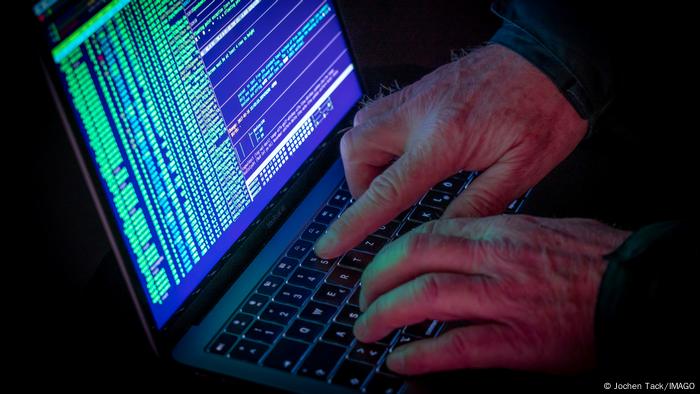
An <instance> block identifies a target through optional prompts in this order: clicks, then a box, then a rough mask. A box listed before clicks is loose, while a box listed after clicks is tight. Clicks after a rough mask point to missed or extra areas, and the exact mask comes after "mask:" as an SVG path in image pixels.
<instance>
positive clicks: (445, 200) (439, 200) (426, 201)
mask: <svg viewBox="0 0 700 394" xmlns="http://www.w3.org/2000/svg"><path fill="white" fill-rule="evenodd" d="M452 199H453V197H452V196H451V195H449V194H447V193H443V192H436V191H429V192H428V193H426V195H425V196H424V197H423V198H422V199H421V200H420V205H424V206H427V207H432V208H437V209H439V210H442V211H444V210H445V208H447V206H448V205H449V204H450V203H451V202H452Z"/></svg>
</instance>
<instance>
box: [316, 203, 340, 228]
mask: <svg viewBox="0 0 700 394" xmlns="http://www.w3.org/2000/svg"><path fill="white" fill-rule="evenodd" d="M339 213H340V209H339V208H336V207H331V206H329V205H326V206H325V207H323V209H322V210H321V212H319V213H318V215H317V216H316V219H315V220H316V221H317V222H319V223H323V224H330V223H331V222H332V221H333V220H335V218H337V217H338V214H339Z"/></svg>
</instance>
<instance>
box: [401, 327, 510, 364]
mask: <svg viewBox="0 0 700 394" xmlns="http://www.w3.org/2000/svg"><path fill="white" fill-rule="evenodd" d="M506 330H507V327H505V326H502V325H499V324H496V323H492V324H479V325H473V326H467V327H461V328H456V329H453V330H450V331H448V332H446V333H444V334H442V335H440V336H439V337H437V338H430V339H423V340H419V341H415V342H411V343H409V344H406V345H403V346H399V347H397V348H396V349H395V350H394V351H393V352H391V353H390V354H389V356H388V357H387V366H388V367H389V369H391V370H393V371H395V372H397V373H399V374H402V375H418V374H424V373H428V372H434V371H446V370H453V369H463V368H510V367H512V366H515V365H516V364H517V357H518V352H517V351H516V349H513V345H512V341H509V340H508V338H506V337H507V332H506Z"/></svg>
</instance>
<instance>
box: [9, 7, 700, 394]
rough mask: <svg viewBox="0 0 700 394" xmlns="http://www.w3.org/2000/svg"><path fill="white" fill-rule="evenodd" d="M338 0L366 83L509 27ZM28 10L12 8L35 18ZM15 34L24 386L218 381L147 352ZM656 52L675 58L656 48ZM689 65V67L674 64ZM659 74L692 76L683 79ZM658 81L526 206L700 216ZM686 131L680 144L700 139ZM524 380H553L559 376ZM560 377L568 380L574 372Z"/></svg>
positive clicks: (634, 220) (38, 76)
mask: <svg viewBox="0 0 700 394" xmlns="http://www.w3.org/2000/svg"><path fill="white" fill-rule="evenodd" d="M339 5H340V9H341V11H342V13H343V14H344V17H345V22H346V26H347V29H348V32H349V34H350V41H351V44H352V46H353V48H354V50H355V53H356V56H357V60H358V62H359V65H360V68H361V70H362V71H363V73H364V74H365V75H366V76H367V77H369V78H368V79H369V80H370V81H369V86H370V89H376V88H377V86H378V83H379V81H385V82H390V81H392V80H393V79H394V78H396V79H398V80H401V81H407V80H411V79H415V78H416V77H418V76H419V75H420V74H421V73H424V72H427V71H429V70H431V69H434V68H435V67H437V66H439V65H441V64H444V63H446V62H448V61H449V59H450V52H451V51H452V50H455V49H460V48H469V47H473V46H476V45H480V44H482V43H484V42H485V41H486V40H488V38H489V37H490V36H491V34H493V32H494V31H495V30H496V29H497V27H498V25H499V21H498V20H497V19H496V18H495V17H494V16H493V15H491V14H490V13H489V11H488V5H489V1H485V0H483V1H482V0H479V1H461V2H455V1H448V0H432V1H428V0H410V1H372V0H343V1H339ZM29 8H30V7H29V6H28V5H27V6H26V7H25V8H24V9H18V10H16V15H21V16H22V18H24V19H21V18H20V19H21V20H27V23H30V21H28V19H30V18H31V15H30V10H29ZM10 14H11V15H15V13H14V12H12V13H10ZM654 27H655V28H657V27H658V26H656V25H654ZM19 31H20V32H21V29H20V30H19ZM13 32H14V33H16V32H17V31H16V30H14V31H13ZM20 36H21V35H20ZM28 36H29V37H31V35H28ZM676 37H677V36H676ZM10 44H11V45H12V47H11V49H8V50H7V53H8V54H12V57H11V61H9V62H6V63H9V64H10V65H11V66H14V68H15V69H14V70H13V71H12V72H8V73H5V75H6V78H5V81H4V82H5V85H4V87H5V91H6V92H7V95H8V97H9V99H8V100H6V102H7V105H6V107H5V108H7V113H6V114H4V115H5V116H4V127H3V131H4V132H5V133H4V136H5V137H6V138H5V139H4V140H3V142H4V144H3V146H4V147H5V149H4V151H5V154H4V155H3V159H4V160H5V161H6V163H5V165H4V169H5V172H4V175H5V185H6V187H4V188H3V192H4V193H3V194H4V195H5V197H6V198H8V199H9V202H8V203H7V204H6V207H7V208H6V216H5V217H4V218H3V219H4V220H9V222H8V224H9V226H7V229H8V230H9V231H7V233H8V234H9V235H8V236H6V237H5V243H4V245H3V246H5V248H6V250H5V259H6V261H5V262H4V263H5V265H6V267H9V268H10V270H9V271H7V273H5V275H3V276H2V279H3V282H4V283H3V286H2V290H3V292H5V293H7V294H6V295H5V296H4V299H5V300H7V302H5V306H6V307H7V308H6V313H5V316H7V318H6V320H5V321H7V324H5V328H9V329H10V331H11V332H13V335H12V336H11V337H10V338H11V339H10V348H11V350H17V351H18V356H16V361H14V362H13V364H14V365H15V366H16V367H18V368H17V369H18V371H17V372H18V373H17V374H16V376H15V378H19V379H20V380H21V382H22V384H23V385H24V386H26V387H32V386H43V385H45V384H47V383H48V384H52V385H54V386H55V387H63V386H69V387H72V388H75V389H80V390H92V389H96V388H104V387H109V388H132V389H133V388H134V387H143V386H145V387H147V388H157V389H172V388H180V389H182V388H183V387H185V386H192V387H196V388H220V386H219V384H218V383H215V382H213V381H212V380H210V379H202V378H197V377H193V376H192V375H191V374H189V373H185V372H184V371H180V370H178V369H176V368H174V367H173V366H170V365H167V364H165V363H164V362H161V361H160V360H157V359H155V358H154V357H153V355H152V354H151V353H150V352H149V350H148V347H147V345H146V342H145V337H144V336H143V335H142V332H141V331H140V330H141V328H140V326H139V325H138V323H137V322H136V321H135V313H134V311H133V308H132V306H131V305H130V303H129V300H128V297H126V295H125V294H124V288H123V283H122V282H121V278H120V276H119V275H118V273H117V271H116V267H115V265H114V262H113V261H112V260H109V259H107V260H105V262H104V263H102V264H100V262H101V261H102V260H103V259H104V257H105V255H108V252H109V245H108V244H107V241H106V237H105V235H104V231H103V229H102V226H101V224H100V222H99V220H98V218H97V216H96V210H95V208H94V206H93V203H92V201H91V199H90V196H89V194H88V191H87V188H86V187H85V184H84V181H83V179H82V176H81V174H80V172H79V169H78V166H77V162H76V160H75V159H74V157H73V153H72V151H71V149H70V146H69V144H68V140H67V138H66V135H65V132H64V130H63V128H62V126H61V124H60V121H59V118H58V114H57V112H56V110H55V107H54V104H53V102H52V100H51V98H50V95H49V92H48V87H47V85H46V83H45V81H44V79H43V76H42V72H41V66H40V63H39V60H38V57H37V55H36V46H35V44H34V42H32V41H31V40H29V39H24V40H22V39H18V40H11V42H10ZM637 44H640V45H641V44H643V43H637ZM661 46H662V43H661V42H659V43H656V42H651V43H649V47H650V48H660V47H661ZM668 53H670V52H668V51H667V52H666V54H668ZM649 59H651V60H653V61H656V62H658V63H659V64H662V63H663V64H665V65H668V64H671V65H673V66H674V67H675V65H676V63H669V62H671V61H673V60H672V59H671V60H668V61H667V59H665V58H663V57H659V56H657V55H656V54H653V55H650V57H649ZM676 60H677V59H676ZM688 69H689V70H692V69H691V68H690V67H689V68H688ZM646 73H647V71H646V70H644V72H641V71H640V72H639V77H638V81H639V86H646V84H647V78H646ZM689 74H690V73H689ZM683 75H688V74H682V73H680V72H679V73H676V74H674V76H675V77H678V76H683ZM664 76H665V75H664ZM657 82H660V83H659V86H661V85H663V86H675V87H681V88H683V87H685V85H684V84H679V83H677V82H678V81H677V80H668V81H667V80H665V79H660V78H657ZM689 90H690V89H689ZM655 91H658V92H662V94H654V95H650V96H649V100H647V105H646V106H642V107H641V108H639V107H636V108H634V109H633V110H629V109H628V110H625V111H617V112H616V111H610V113H611V115H609V116H608V117H606V118H605V119H603V120H602V121H601V127H600V129H601V130H599V131H598V132H597V133H596V135H594V136H593V137H592V138H589V139H587V140H586V141H583V142H582V143H581V144H580V146H579V147H578V148H577V150H576V151H575V152H574V153H573V154H572V156H571V157H570V158H569V159H567V160H566V161H565V162H564V163H562V165H560V166H559V167H558V168H557V169H555V171H554V172H553V173H552V175H551V176H549V177H548V178H546V179H545V180H544V181H543V182H542V183H541V184H540V185H539V186H538V187H537V188H536V189H535V193H534V194H533V195H532V197H531V199H530V200H529V202H528V204H527V206H526V209H525V211H526V212H528V213H534V214H540V215H546V216H557V217H564V216H580V217H593V218H596V219H599V220H602V221H604V222H607V223H609V224H613V225H617V226H620V227H624V228H628V229H634V228H637V227H638V226H640V225H642V224H645V223H650V222H653V221H658V220H664V219H671V218H678V217H682V216H687V215H696V213H695V211H696V210H695V206H696V205H697V203H696V202H695V200H696V199H695V197H694V195H695V193H694V192H691V191H690V190H691V186H692V185H693V184H694V183H696V179H697V175H696V174H695V172H694V171H692V170H691V169H692V168H694V167H697V165H694V156H693V155H692V154H690V155H689V154H688V152H686V151H683V152H681V150H678V153H677V154H671V153H669V152H675V151H674V149H676V148H678V146H679V144H678V143H677V140H679V138H681V137H680V136H684V135H685V134H687V133H694V132H695V131H694V130H697V127H696V126H693V125H692V124H690V125H689V123H688V122H687V119H686V117H685V115H687V114H692V113H694V112H693V111H695V112H696V111H697V110H695V109H693V108H691V106H690V105H689V103H687V102H686V103H684V102H682V101H680V99H679V96H675V95H672V94H668V93H669V92H668V91H663V89H662V88H661V87H658V88H657V89H656V90H655ZM691 91H692V90H691ZM671 107H673V108H676V109H677V111H675V112H673V113H674V114H675V115H674V116H663V117H662V116H651V117H650V116H649V115H650V114H658V113H662V114H664V113H672V111H671ZM613 109H614V108H613ZM660 109H664V111H660ZM616 113H617V115H616ZM620 114H622V115H620ZM619 117H623V118H625V119H627V120H629V119H634V121H627V122H625V121H620V119H619ZM623 120H624V119H623ZM659 136H661V138H659ZM683 138H685V137H683ZM660 141H661V142H660ZM687 141H688V143H687V144H685V145H684V146H682V147H683V148H685V149H686V150H688V151H689V150H691V149H694V145H693V143H691V142H690V141H691V140H690V139H687ZM660 152H662V153H661V154H660ZM663 152H665V153H663ZM688 174H694V175H690V176H689V175H688ZM8 218H9V219H8ZM16 268H19V270H18V272H16V273H15V272H14V270H15V269H16ZM15 331H16V332H17V333H18V334H19V335H14V332H15ZM15 338H16V339H15ZM463 376H464V375H463ZM466 376H468V375H466ZM441 379H442V377H441ZM533 379H534V383H533ZM526 380H527V382H528V384H530V385H534V386H539V385H544V386H546V387H551V386H552V385H556V384H558V383H561V381H562V380H560V379H554V378H551V377H534V378H532V379H530V378H527V379H526ZM445 381H448V380H445ZM516 381H517V379H516ZM494 382H495V383H498V381H497V380H496V381H494ZM563 382H564V384H565V387H568V388H570V387H571V384H570V383H571V381H570V380H567V379H564V380H563ZM589 383H590V381H589ZM594 387H599V386H594ZM242 388H243V389H244V390H246V391H247V390H249V389H251V387H250V386H242ZM472 388H473V387H472ZM258 391H259V389H258Z"/></svg>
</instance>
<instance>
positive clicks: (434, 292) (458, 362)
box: [354, 215, 629, 374]
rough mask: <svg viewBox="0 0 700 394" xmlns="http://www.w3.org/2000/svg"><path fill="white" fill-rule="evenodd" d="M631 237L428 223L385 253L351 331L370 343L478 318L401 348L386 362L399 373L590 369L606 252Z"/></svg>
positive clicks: (590, 228)
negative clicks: (430, 324) (419, 326)
mask: <svg viewBox="0 0 700 394" xmlns="http://www.w3.org/2000/svg"><path fill="white" fill-rule="evenodd" d="M628 236H629V232H627V231H621V230H618V229H614V228H612V227H609V226H607V225H604V224H602V223H599V222H597V221H594V220H588V219H546V218H538V217H532V216H523V215H517V216H511V215H501V216H492V217H486V218H481V219H447V220H439V221H434V222H429V223H426V224H424V225H422V226H420V227H418V228H417V229H415V230H413V231H412V232H410V233H407V234H405V235H404V236H402V237H401V238H399V239H397V240H396V241H394V242H392V243H390V244H388V245H387V246H386V247H384V249H382V251H381V252H380V253H379V254H378V255H377V256H376V257H375V259H374V261H373V262H372V263H371V264H370V265H369V266H368V267H367V269H366V270H365V272H364V273H363V275H362V293H361V297H360V307H361V309H362V310H363V311H364V313H363V314H362V316H361V317H360V318H359V319H358V321H357V323H356V324H355V328H354V331H355V335H356V337H357V338H358V339H359V340H360V341H363V342H374V341H376V340H379V339H381V338H383V337H384V336H385V335H387V334H388V333H389V332H391V331H392V330H393V329H395V328H398V327H402V326H405V325H410V324H414V323H419V322H422V321H424V320H428V319H434V320H443V321H470V322H473V324H469V325H466V326H464V327H459V328H455V329H453V330H450V331H448V332H446V333H444V334H442V335H441V336H439V337H437V338H431V339H424V340H419V341H416V342H412V343H410V344H407V345H404V346H400V347H398V348H396V349H395V350H394V351H393V352H392V353H391V354H390V355H389V357H388V360H387V363H388V366H389V368H390V369H393V370H394V371H396V372H398V373H401V374H421V373H426V372H431V371H438V370H448V369H458V368H508V369H520V370H531V371H543V372H574V371H581V370H585V369H587V368H590V367H592V366H593V365H594V360H595V341H594V314H595V305H596V300H597V296H598V288H599V286H600V282H601V278H602V275H603V272H604V271H605V268H606V264H607V263H606V261H605V259H604V258H603V256H605V255H606V254H608V253H610V252H612V251H613V250H615V249H616V248H617V247H618V246H619V245H620V244H621V243H622V242H623V241H624V240H625V238H627V237H628Z"/></svg>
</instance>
